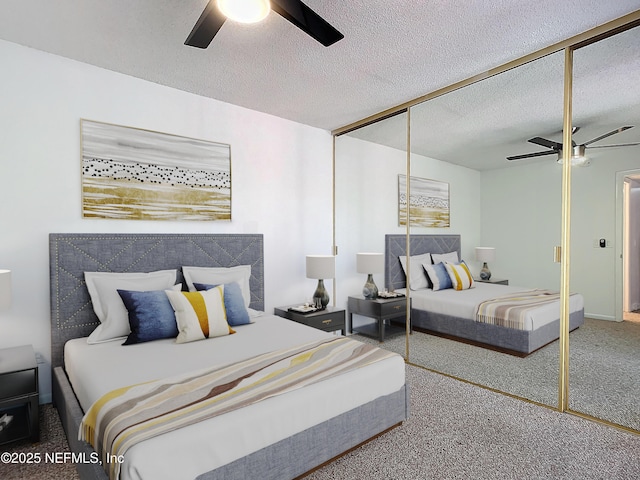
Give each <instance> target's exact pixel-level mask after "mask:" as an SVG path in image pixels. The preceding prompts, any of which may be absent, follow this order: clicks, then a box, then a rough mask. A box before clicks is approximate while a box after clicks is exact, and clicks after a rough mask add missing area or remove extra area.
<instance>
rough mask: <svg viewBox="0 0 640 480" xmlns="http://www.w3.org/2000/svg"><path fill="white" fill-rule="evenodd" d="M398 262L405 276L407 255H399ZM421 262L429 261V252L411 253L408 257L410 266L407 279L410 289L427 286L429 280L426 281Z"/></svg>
mask: <svg viewBox="0 0 640 480" xmlns="http://www.w3.org/2000/svg"><path fill="white" fill-rule="evenodd" d="M398 258H400V264H401V265H402V269H403V270H404V274H405V276H406V275H407V257H406V255H401V256H400V257H398ZM423 263H431V254H430V253H423V254H421V255H411V256H410V257H409V266H410V267H411V279H410V280H409V288H410V289H411V290H419V289H421V288H427V287H428V286H429V282H428V281H427V275H426V273H425V272H424V268H422V264H423Z"/></svg>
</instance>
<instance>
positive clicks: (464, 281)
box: [444, 262, 475, 290]
mask: <svg viewBox="0 0 640 480" xmlns="http://www.w3.org/2000/svg"><path fill="white" fill-rule="evenodd" d="M444 266H445V268H446V269H447V273H448V274H449V278H450V279H451V285H452V287H453V289H455V290H467V289H468V288H473V287H474V286H475V285H474V284H473V277H472V276H471V272H470V271H469V267H467V264H466V263H464V262H460V263H459V264H458V265H454V264H453V263H445V264H444Z"/></svg>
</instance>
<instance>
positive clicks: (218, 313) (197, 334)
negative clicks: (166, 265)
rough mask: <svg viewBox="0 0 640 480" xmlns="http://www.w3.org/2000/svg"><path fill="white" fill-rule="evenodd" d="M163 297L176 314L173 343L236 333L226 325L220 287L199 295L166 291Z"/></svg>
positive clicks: (198, 293)
mask: <svg viewBox="0 0 640 480" xmlns="http://www.w3.org/2000/svg"><path fill="white" fill-rule="evenodd" d="M166 294H167V296H168V297H169V301H170V302H171V306H172V307H173V310H174V312H175V314H176V323H177V325H178V336H177V337H176V343H187V342H193V341H196V340H204V339H205V338H213V337H222V336H224V335H229V334H231V333H236V332H235V331H234V330H232V329H231V327H230V326H229V324H228V323H227V316H226V314H225V309H224V286H223V285H220V286H217V287H215V288H212V289H210V290H203V291H201V292H174V291H171V290H166Z"/></svg>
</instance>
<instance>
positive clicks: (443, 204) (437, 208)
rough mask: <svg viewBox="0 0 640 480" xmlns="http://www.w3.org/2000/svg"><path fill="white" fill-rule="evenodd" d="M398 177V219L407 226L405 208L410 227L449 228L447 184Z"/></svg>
mask: <svg viewBox="0 0 640 480" xmlns="http://www.w3.org/2000/svg"><path fill="white" fill-rule="evenodd" d="M409 182H410V183H409V200H408V202H407V176H406V175H398V219H399V224H400V225H406V224H407V208H408V211H409V219H410V226H412V227H435V228H445V227H449V226H450V223H449V184H448V183H446V182H439V181H437V180H429V179H426V178H419V177H409Z"/></svg>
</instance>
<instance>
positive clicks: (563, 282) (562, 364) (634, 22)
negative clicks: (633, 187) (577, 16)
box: [331, 10, 640, 433]
mask: <svg viewBox="0 0 640 480" xmlns="http://www.w3.org/2000/svg"><path fill="white" fill-rule="evenodd" d="M638 26H640V10H637V11H635V12H632V13H629V14H627V15H624V16H622V17H620V18H617V19H615V20H612V21H610V22H607V23H605V24H603V25H600V26H598V27H595V28H593V29H591V30H587V31H586V32H583V33H581V34H578V35H575V36H573V37H570V38H568V39H566V40H563V41H561V42H558V43H556V44H553V45H551V46H549V47H546V48H544V49H541V50H538V51H536V52H533V53H530V54H528V55H525V56H523V57H521V58H519V59H517V60H513V61H511V62H508V63H505V64H503V65H501V66H499V67H496V68H493V69H491V70H488V71H486V72H484V73H481V74H478V75H475V76H472V77H469V78H467V79H465V80H462V81H460V82H457V83H454V84H452V85H449V86H447V87H444V88H441V89H438V90H435V91H433V92H431V93H427V94H425V95H422V96H420V97H417V98H415V99H413V100H410V101H408V102H405V103H402V104H400V105H397V106H395V107H392V108H389V109H387V110H384V111H382V112H379V113H377V114H374V115H371V116H369V117H366V118H363V119H361V120H359V121H357V122H354V123H351V124H348V125H345V126H343V127H340V128H337V129H335V130H333V131H332V132H331V134H332V135H333V173H334V181H333V239H334V245H333V251H334V253H335V254H337V247H336V244H335V229H336V198H335V193H336V191H335V164H336V148H335V139H336V137H338V136H340V135H345V134H347V133H349V132H352V131H354V130H358V129H359V128H362V127H365V126H367V125H370V124H373V123H376V122H378V121H381V120H384V119H385V118H389V117H392V116H394V115H397V114H399V113H404V112H407V177H408V176H409V174H410V168H411V128H410V127H411V108H412V107H414V106H417V105H418V104H421V103H423V102H425V101H428V100H431V99H433V98H436V97H440V96H442V95H445V94H447V93H450V92H453V91H455V90H458V89H460V88H463V87H466V86H468V85H471V84H473V83H476V82H479V81H481V80H484V79H486V78H489V77H492V76H494V75H498V74H500V73H503V72H506V71H507V70H510V69H512V68H516V67H519V66H521V65H524V64H525V63H529V62H532V61H534V60H537V59H539V58H542V57H544V56H546V55H549V54H552V53H556V52H559V51H563V50H564V53H565V61H564V63H565V65H564V67H565V69H564V100H563V103H564V105H563V139H562V141H563V144H565V145H570V144H571V127H572V93H573V52H574V51H575V50H577V49H579V48H582V47H585V46H587V45H591V44H592V43H596V42H598V41H600V40H604V39H606V38H609V37H612V36H614V35H616V34H618V33H622V32H624V31H627V30H630V29H632V28H635V27H638ZM570 152H571V149H563V162H562V205H561V208H562V220H561V221H562V228H561V245H560V251H561V255H560V264H561V265H560V309H561V310H560V339H559V341H560V354H559V377H558V379H559V381H558V407H557V410H558V411H560V412H568V413H571V414H574V415H577V416H581V417H584V418H588V419H590V420H594V421H598V422H600V423H604V424H608V425H611V426H614V427H617V428H621V429H624V430H628V431H631V432H633V433H640V432H639V431H637V430H634V429H630V428H626V427H623V426H620V425H617V424H613V423H611V422H608V421H606V420H602V419H599V418H597V417H592V416H590V415H587V414H584V413H581V412H577V411H574V410H571V409H570V408H569V291H570V290H569V281H570V255H571V247H570V239H571V228H570V225H571V162H570V155H571V153H570ZM407 188H409V186H408V185H407ZM407 193H409V192H407ZM409 224H410V222H409V221H407V232H406V235H407V247H406V248H407V256H408V255H409V254H410V253H409V235H410V228H409ZM549 254H550V255H551V254H552V253H551V252H550V253H549ZM335 283H336V282H334V298H335V294H336V292H335ZM409 299H410V294H409V295H407V302H409ZM409 315H410V312H409V309H407V321H406V322H405V325H406V330H407V331H406V337H407V340H406V346H405V349H406V352H405V361H407V362H408V361H409V328H410V327H409ZM523 400H525V401H526V399H523ZM548 408H552V407H548Z"/></svg>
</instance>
